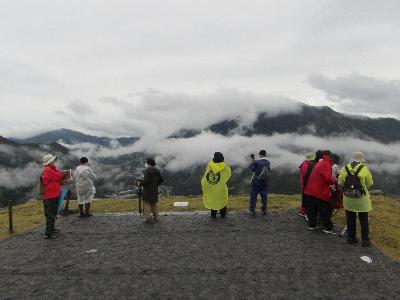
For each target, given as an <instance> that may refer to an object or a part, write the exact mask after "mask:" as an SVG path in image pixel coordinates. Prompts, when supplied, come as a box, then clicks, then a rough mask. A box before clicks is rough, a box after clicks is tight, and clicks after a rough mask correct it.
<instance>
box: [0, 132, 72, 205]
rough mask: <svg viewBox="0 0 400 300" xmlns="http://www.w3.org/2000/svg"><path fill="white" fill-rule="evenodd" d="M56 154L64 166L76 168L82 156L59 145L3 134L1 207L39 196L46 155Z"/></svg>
mask: <svg viewBox="0 0 400 300" xmlns="http://www.w3.org/2000/svg"><path fill="white" fill-rule="evenodd" d="M48 153H52V154H54V155H57V156H58V157H59V160H58V164H59V166H60V167H62V168H64V169H70V168H74V167H75V166H76V165H77V164H78V162H79V158H78V157H76V156H74V155H73V154H71V153H70V151H69V149H68V148H66V147H64V146H62V145H60V144H57V143H50V144H39V143H32V144H23V145H22V144H18V143H15V142H13V141H10V140H8V139H6V138H4V137H0V207H1V206H2V205H4V202H3V203H2V201H6V200H18V201H21V200H24V199H27V198H29V197H32V196H37V195H35V193H36V191H35V187H36V185H37V182H38V180H39V175H40V172H41V169H42V159H43V156H44V155H46V154H48Z"/></svg>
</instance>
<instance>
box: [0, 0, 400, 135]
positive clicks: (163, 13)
mask: <svg viewBox="0 0 400 300" xmlns="http://www.w3.org/2000/svg"><path fill="white" fill-rule="evenodd" d="M0 28H1V30H0V104H1V114H0V135H4V136H27V135H31V134H34V133H37V132H40V131H45V130H50V129H55V128H59V127H66V128H71V129H76V130H80V131H83V132H87V133H94V134H106V135H109V136H117V135H145V134H146V132H149V130H150V129H152V128H153V126H152V124H149V122H148V121H147V120H146V116H148V117H154V118H156V119H155V120H154V121H155V122H158V121H159V120H158V119H157V118H158V117H159V116H163V117H162V118H161V119H162V120H161V121H162V122H164V124H166V123H168V126H166V127H167V131H173V130H174V129H179V128H180V127H183V126H188V125H189V124H190V123H191V121H193V123H194V124H195V127H196V126H202V125H203V123H202V122H204V120H209V121H215V120H220V119H223V118H224V117H225V115H227V116H231V115H232V114H233V113H235V112H236V113H237V114H239V115H241V116H242V118H243V119H244V120H247V119H249V118H250V119H251V116H253V115H254V111H257V110H271V109H272V111H273V112H276V111H279V106H280V107H281V108H282V109H288V103H290V99H292V100H297V101H302V102H305V103H308V104H312V105H330V106H331V107H333V108H335V109H337V110H339V111H345V112H346V111H348V112H352V113H362V114H369V115H387V116H394V117H397V118H399V116H400V115H399V111H400V110H399V99H400V97H399V96H400V83H399V80H400V58H399V55H398V53H400V2H399V1H372V0H370V1H362V0H359V1H354V0H346V1H323V0H315V1H312V0H303V1H286V0H279V1H266V0H263V1H242V0H239V1H232V0H229V1H228V0H224V1H217V0H213V1H208V0H202V1H183V0H181V1H178V0H171V1H168V0H164V1H159V0H157V1H155V0H154V1H153V0H146V1H121V0H114V1H101V0H93V1H75V0H68V1H67V0H65V1H61V0H60V1H53V0H36V1H30V0H19V1H1V2H0ZM247 96H248V97H247ZM202 99H204V100H202ZM232 99H233V100H232ZM230 100H232V102H230ZM243 103H244V104H246V105H243ZM202 104H203V105H202ZM264 104H265V107H264V106H263V105H264ZM205 107H208V108H209V111H212V113H211V114H210V113H209V111H207V110H206V109H204V108H205ZM232 107H238V108H240V109H235V108H232ZM242 107H243V109H242ZM246 107H247V108H246ZM174 108H177V109H174ZM213 110H217V111H213ZM164 112H165V114H164ZM182 116H184V118H182ZM202 120H203V121H202ZM161 125H162V124H161ZM161 125H159V126H156V129H154V130H160V128H161V129H162V128H164V125H162V126H161ZM163 134H164V135H165V134H166V133H163ZM163 134H162V133H161V135H163Z"/></svg>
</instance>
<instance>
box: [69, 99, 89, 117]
mask: <svg viewBox="0 0 400 300" xmlns="http://www.w3.org/2000/svg"><path fill="white" fill-rule="evenodd" d="M67 109H68V110H69V111H71V112H72V113H73V114H78V115H82V114H83V115H86V114H92V113H94V112H95V110H94V109H93V107H92V106H90V105H89V104H87V103H86V102H84V101H80V100H74V101H72V102H70V103H68V105H67Z"/></svg>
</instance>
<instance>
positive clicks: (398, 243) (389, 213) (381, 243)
mask: <svg viewBox="0 0 400 300" xmlns="http://www.w3.org/2000/svg"><path fill="white" fill-rule="evenodd" d="M175 201H179V202H181V201H188V202H189V206H188V207H174V206H173V204H174V202H175ZM248 201H249V197H248V196H232V197H230V199H229V203H228V209H229V210H230V211H247V209H248ZM372 201H373V210H372V212H371V213H370V214H369V223H370V236H371V241H372V243H373V244H374V245H375V246H376V247H378V248H379V249H380V250H382V252H384V253H385V254H387V255H389V256H391V257H392V258H394V259H396V260H398V261H400V217H399V216H400V202H399V201H395V200H393V199H391V198H387V197H382V196H374V197H373V198H372ZM299 204H300V196H299V195H277V194H276V195H275V194H271V195H269V200H268V208H269V209H270V210H272V211H276V210H287V209H294V208H298V207H299ZM70 208H72V209H73V208H77V204H76V201H71V202H70ZM92 209H93V212H94V213H124V212H137V211H138V201H137V200H136V199H133V200H115V199H102V200H96V201H94V202H93V203H92ZM159 210H160V211H179V212H185V211H186V212H189V211H200V210H205V209H204V206H203V202H202V199H201V198H200V197H193V198H189V197H168V198H161V199H160V201H159ZM13 211H14V212H13V218H14V231H15V233H14V234H21V233H25V232H28V231H30V230H32V229H34V228H36V227H38V226H40V225H43V224H44V223H45V220H44V214H43V205H42V203H41V202H38V201H30V202H27V203H24V204H21V205H17V206H15V207H14V209H13ZM333 221H334V222H335V223H336V224H338V225H339V226H344V225H345V218H344V211H343V210H341V211H339V212H338V213H337V214H336V215H335V216H334V217H333ZM359 228H360V226H357V229H358V230H359ZM358 234H359V233H358ZM359 236H360V234H359ZM7 237H10V235H9V233H8V211H7V209H1V210H0V239H4V238H7Z"/></svg>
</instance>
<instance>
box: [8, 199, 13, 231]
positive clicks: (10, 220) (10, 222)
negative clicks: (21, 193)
mask: <svg viewBox="0 0 400 300" xmlns="http://www.w3.org/2000/svg"><path fill="white" fill-rule="evenodd" d="M8 232H9V233H13V232H14V226H13V211H12V201H11V200H9V201H8Z"/></svg>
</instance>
